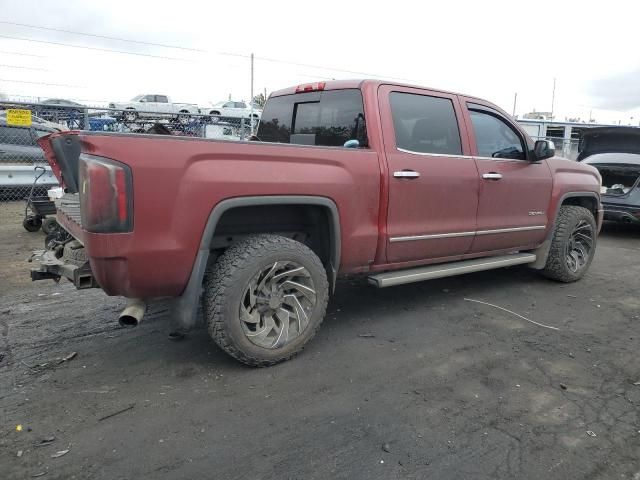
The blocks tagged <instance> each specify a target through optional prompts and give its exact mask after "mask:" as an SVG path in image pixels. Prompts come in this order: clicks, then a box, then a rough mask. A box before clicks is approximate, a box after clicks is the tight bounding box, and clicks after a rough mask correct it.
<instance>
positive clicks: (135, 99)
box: [131, 95, 144, 102]
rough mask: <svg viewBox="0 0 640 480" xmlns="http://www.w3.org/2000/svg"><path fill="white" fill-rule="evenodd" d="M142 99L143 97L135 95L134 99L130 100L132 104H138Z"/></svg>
mask: <svg viewBox="0 0 640 480" xmlns="http://www.w3.org/2000/svg"><path fill="white" fill-rule="evenodd" d="M143 98H144V95H136V96H135V97H133V98H132V99H131V101H132V102H139V101H140V100H142V99H143Z"/></svg>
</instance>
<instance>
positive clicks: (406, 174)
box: [393, 170, 420, 179]
mask: <svg viewBox="0 0 640 480" xmlns="http://www.w3.org/2000/svg"><path fill="white" fill-rule="evenodd" d="M393 176H394V177H395V178H407V179H412V178H418V177H419V176H420V173H418V172H414V171H413V170H399V171H397V172H393Z"/></svg>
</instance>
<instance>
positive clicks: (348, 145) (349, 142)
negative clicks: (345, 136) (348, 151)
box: [343, 139, 360, 148]
mask: <svg viewBox="0 0 640 480" xmlns="http://www.w3.org/2000/svg"><path fill="white" fill-rule="evenodd" d="M359 146H360V142H359V141H358V140H355V139H352V140H347V141H346V142H344V145H343V147H345V148H358V147H359Z"/></svg>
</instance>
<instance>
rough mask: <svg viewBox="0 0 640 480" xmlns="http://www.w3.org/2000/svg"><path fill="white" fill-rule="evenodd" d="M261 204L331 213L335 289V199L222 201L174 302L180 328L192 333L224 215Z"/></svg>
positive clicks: (301, 197) (295, 197) (280, 197)
mask: <svg viewBox="0 0 640 480" xmlns="http://www.w3.org/2000/svg"><path fill="white" fill-rule="evenodd" d="M262 205H315V206H321V207H325V208H327V210H328V211H329V213H330V217H331V218H329V226H330V229H331V231H330V235H331V241H330V262H329V263H330V265H329V267H330V272H329V277H330V278H329V282H330V285H331V288H332V289H335V283H336V277H337V274H338V270H339V267H340V251H341V248H340V238H341V237H340V215H339V213H338V207H337V206H336V204H335V203H334V202H333V200H331V199H329V198H327V197H318V196H310V195H273V196H271V195H270V196H255V197H236V198H229V199H226V200H222V201H221V202H219V203H218V204H217V205H216V206H215V207H214V208H213V210H211V213H210V214H209V218H208V219H207V223H206V225H205V228H204V231H203V233H202V238H201V239H200V245H199V247H198V252H197V254H196V258H195V261H194V263H193V268H192V269H191V275H190V276H189V281H188V282H187V286H186V288H185V289H184V291H183V292H182V295H180V296H179V297H177V298H175V299H174V301H173V308H172V310H173V320H174V321H175V322H177V325H178V326H179V327H180V329H183V330H189V329H191V328H192V327H193V326H194V325H195V322H196V316H197V312H198V300H199V298H200V294H201V293H202V280H203V278H204V272H205V270H206V268H207V262H208V261H209V247H210V245H211V240H212V238H213V234H214V233H215V230H216V227H217V225H218V222H219V221H220V218H222V215H223V214H224V213H225V212H226V211H228V210H231V209H233V208H238V207H252V206H262Z"/></svg>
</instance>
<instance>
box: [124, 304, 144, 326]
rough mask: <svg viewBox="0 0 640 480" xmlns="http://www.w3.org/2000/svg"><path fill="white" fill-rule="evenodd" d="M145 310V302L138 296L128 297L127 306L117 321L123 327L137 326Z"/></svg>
mask: <svg viewBox="0 0 640 480" xmlns="http://www.w3.org/2000/svg"><path fill="white" fill-rule="evenodd" d="M146 311H147V304H146V302H145V301H144V300H141V299H140V298H130V299H129V301H128V302H127V306H126V307H125V308H124V310H122V313H121V314H120V316H119V317H118V323H119V324H120V325H122V326H123V327H137V326H138V325H139V324H140V322H141V321H142V317H144V313H145V312H146Z"/></svg>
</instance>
